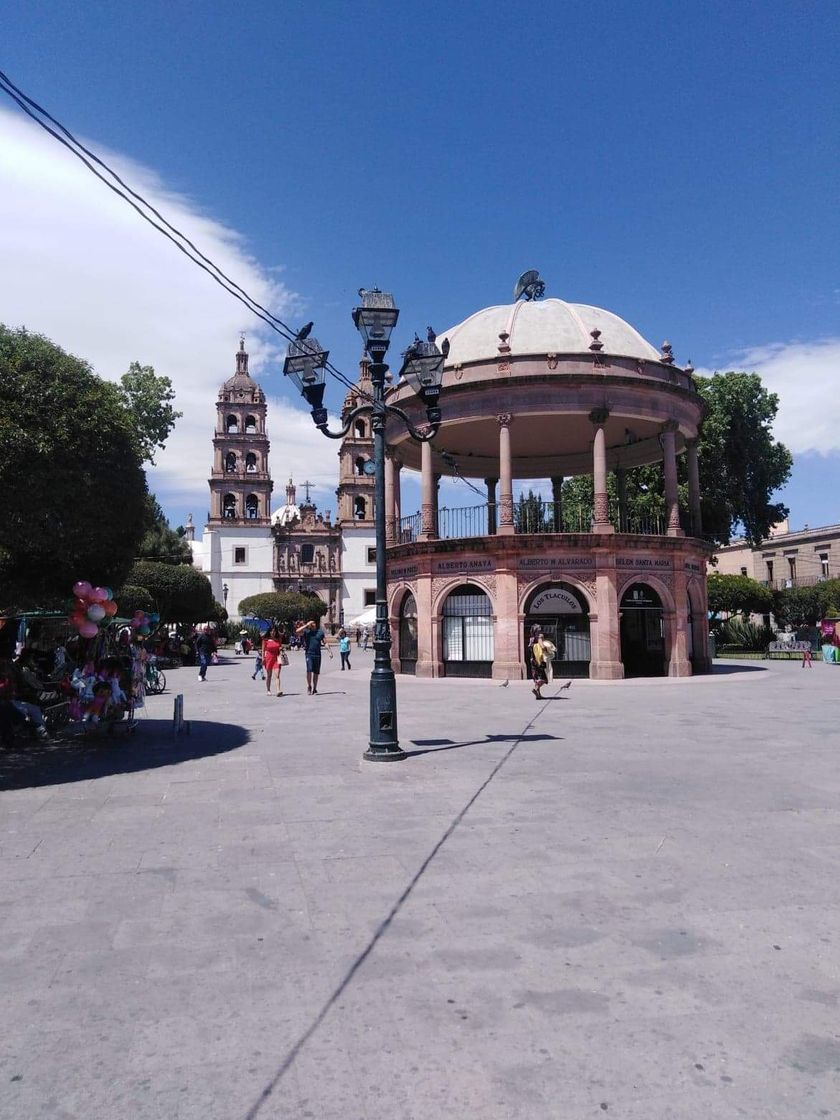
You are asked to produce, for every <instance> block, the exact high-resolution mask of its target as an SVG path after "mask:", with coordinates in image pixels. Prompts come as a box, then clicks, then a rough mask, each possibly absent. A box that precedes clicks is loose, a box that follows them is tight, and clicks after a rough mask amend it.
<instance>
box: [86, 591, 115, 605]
mask: <svg viewBox="0 0 840 1120" xmlns="http://www.w3.org/2000/svg"><path fill="white" fill-rule="evenodd" d="M90 598H91V599H93V601H94V603H104V602H105V600H106V599H110V598H111V596H110V595H109V594H108V589H107V588H106V587H94V589H93V590H92V591H91V593H90Z"/></svg>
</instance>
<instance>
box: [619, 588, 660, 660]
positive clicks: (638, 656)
mask: <svg viewBox="0 0 840 1120" xmlns="http://www.w3.org/2000/svg"><path fill="white" fill-rule="evenodd" d="M618 613H619V618H620V620H621V660H622V661H623V662H624V675H625V677H664V676H665V619H664V614H663V610H662V600H661V599H660V598H659V595H658V594H657V593H656V591H654V589H653V588H652V587H649V586H648V584H646V583H633V584H631V585H630V586H629V587H628V588H627V590H626V591H625V592H624V594H623V595H622V596H621V605H620V606H619V612H618Z"/></svg>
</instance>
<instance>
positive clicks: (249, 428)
mask: <svg viewBox="0 0 840 1120" xmlns="http://www.w3.org/2000/svg"><path fill="white" fill-rule="evenodd" d="M256 434H257V418H256V416H246V417H245V435H247V436H253V435H256Z"/></svg>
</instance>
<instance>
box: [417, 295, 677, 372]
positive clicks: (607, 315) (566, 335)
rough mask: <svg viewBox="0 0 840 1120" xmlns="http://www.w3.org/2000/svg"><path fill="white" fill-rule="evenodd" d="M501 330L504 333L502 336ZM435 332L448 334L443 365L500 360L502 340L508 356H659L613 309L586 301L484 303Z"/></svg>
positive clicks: (653, 358) (646, 357)
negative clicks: (596, 354) (482, 307)
mask: <svg viewBox="0 0 840 1120" xmlns="http://www.w3.org/2000/svg"><path fill="white" fill-rule="evenodd" d="M594 332H600V333H594ZM500 335H507V336H508V337H507V338H506V339H504V340H503V339H501V338H500ZM439 337H440V338H444V337H446V338H448V339H449V345H450V351H449V357H448V358H447V361H446V365H447V368H448V367H451V366H453V365H458V364H466V363H468V362H481V361H493V360H494V359H498V357H499V354H500V345H502V344H504V345H505V346H508V347H510V350H509V351H506V353H509V354H510V356H511V357H519V356H528V355H537V354H552V353H553V354H590V353H591V352H592V351H593V350H599V351H601V352H602V353H604V354H610V355H615V356H616V357H619V356H621V357H625V358H642V359H645V360H647V361H654V362H660V361H662V355H661V353H660V352H659V351H658V350H657V349H656V347H654V346H651V344H650V343H649V342H647V341H646V340H645V339H644V338H642V336H641V335H640V334H639V332H638V331H637V330H635V329H634V328H633V327H631V326H630V324H629V323H625V321H624V320H623V319H621V318H619V316H618V315H614V314H613V312H612V311H605V310H603V308H600V307H590V306H589V305H588V304H585V303H566V302H565V300H562V299H543V300H529V301H518V302H517V303H510V304H500V305H499V306H497V307H485V308H484V309H483V310H482V311H476V312H475V314H474V315H470V317H469V318H468V319H465V320H464V321H463V322H462V323H458V324H457V326H454V327H451V328H450V329H449V330H448V331H442V332H441V333H440V335H439ZM593 343H594V344H595V345H593ZM599 344H600V345H599Z"/></svg>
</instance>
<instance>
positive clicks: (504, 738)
mask: <svg viewBox="0 0 840 1120" xmlns="http://www.w3.org/2000/svg"><path fill="white" fill-rule="evenodd" d="M543 699H544V700H548V699H549V697H547V696H544V697H543ZM551 739H553V740H556V741H557V742H560V741H562V736H561V735H486V736H485V737H484V738H483V739H468V740H466V741H465V742H463V743H455V742H453V741H452V740H451V739H412V740H411V742H412V743H414V745H415V746H416V747H420V748H421V749H420V750H417V751H406V752H405V755H406V757H407V758H411V757H412V756H414V755H419V754H436V753H437V752H438V751H456V750H458V749H459V748H460V747H477V746H485V747H486V746H488V745H489V744H490V743H544V742H546V741H548V740H551Z"/></svg>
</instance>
